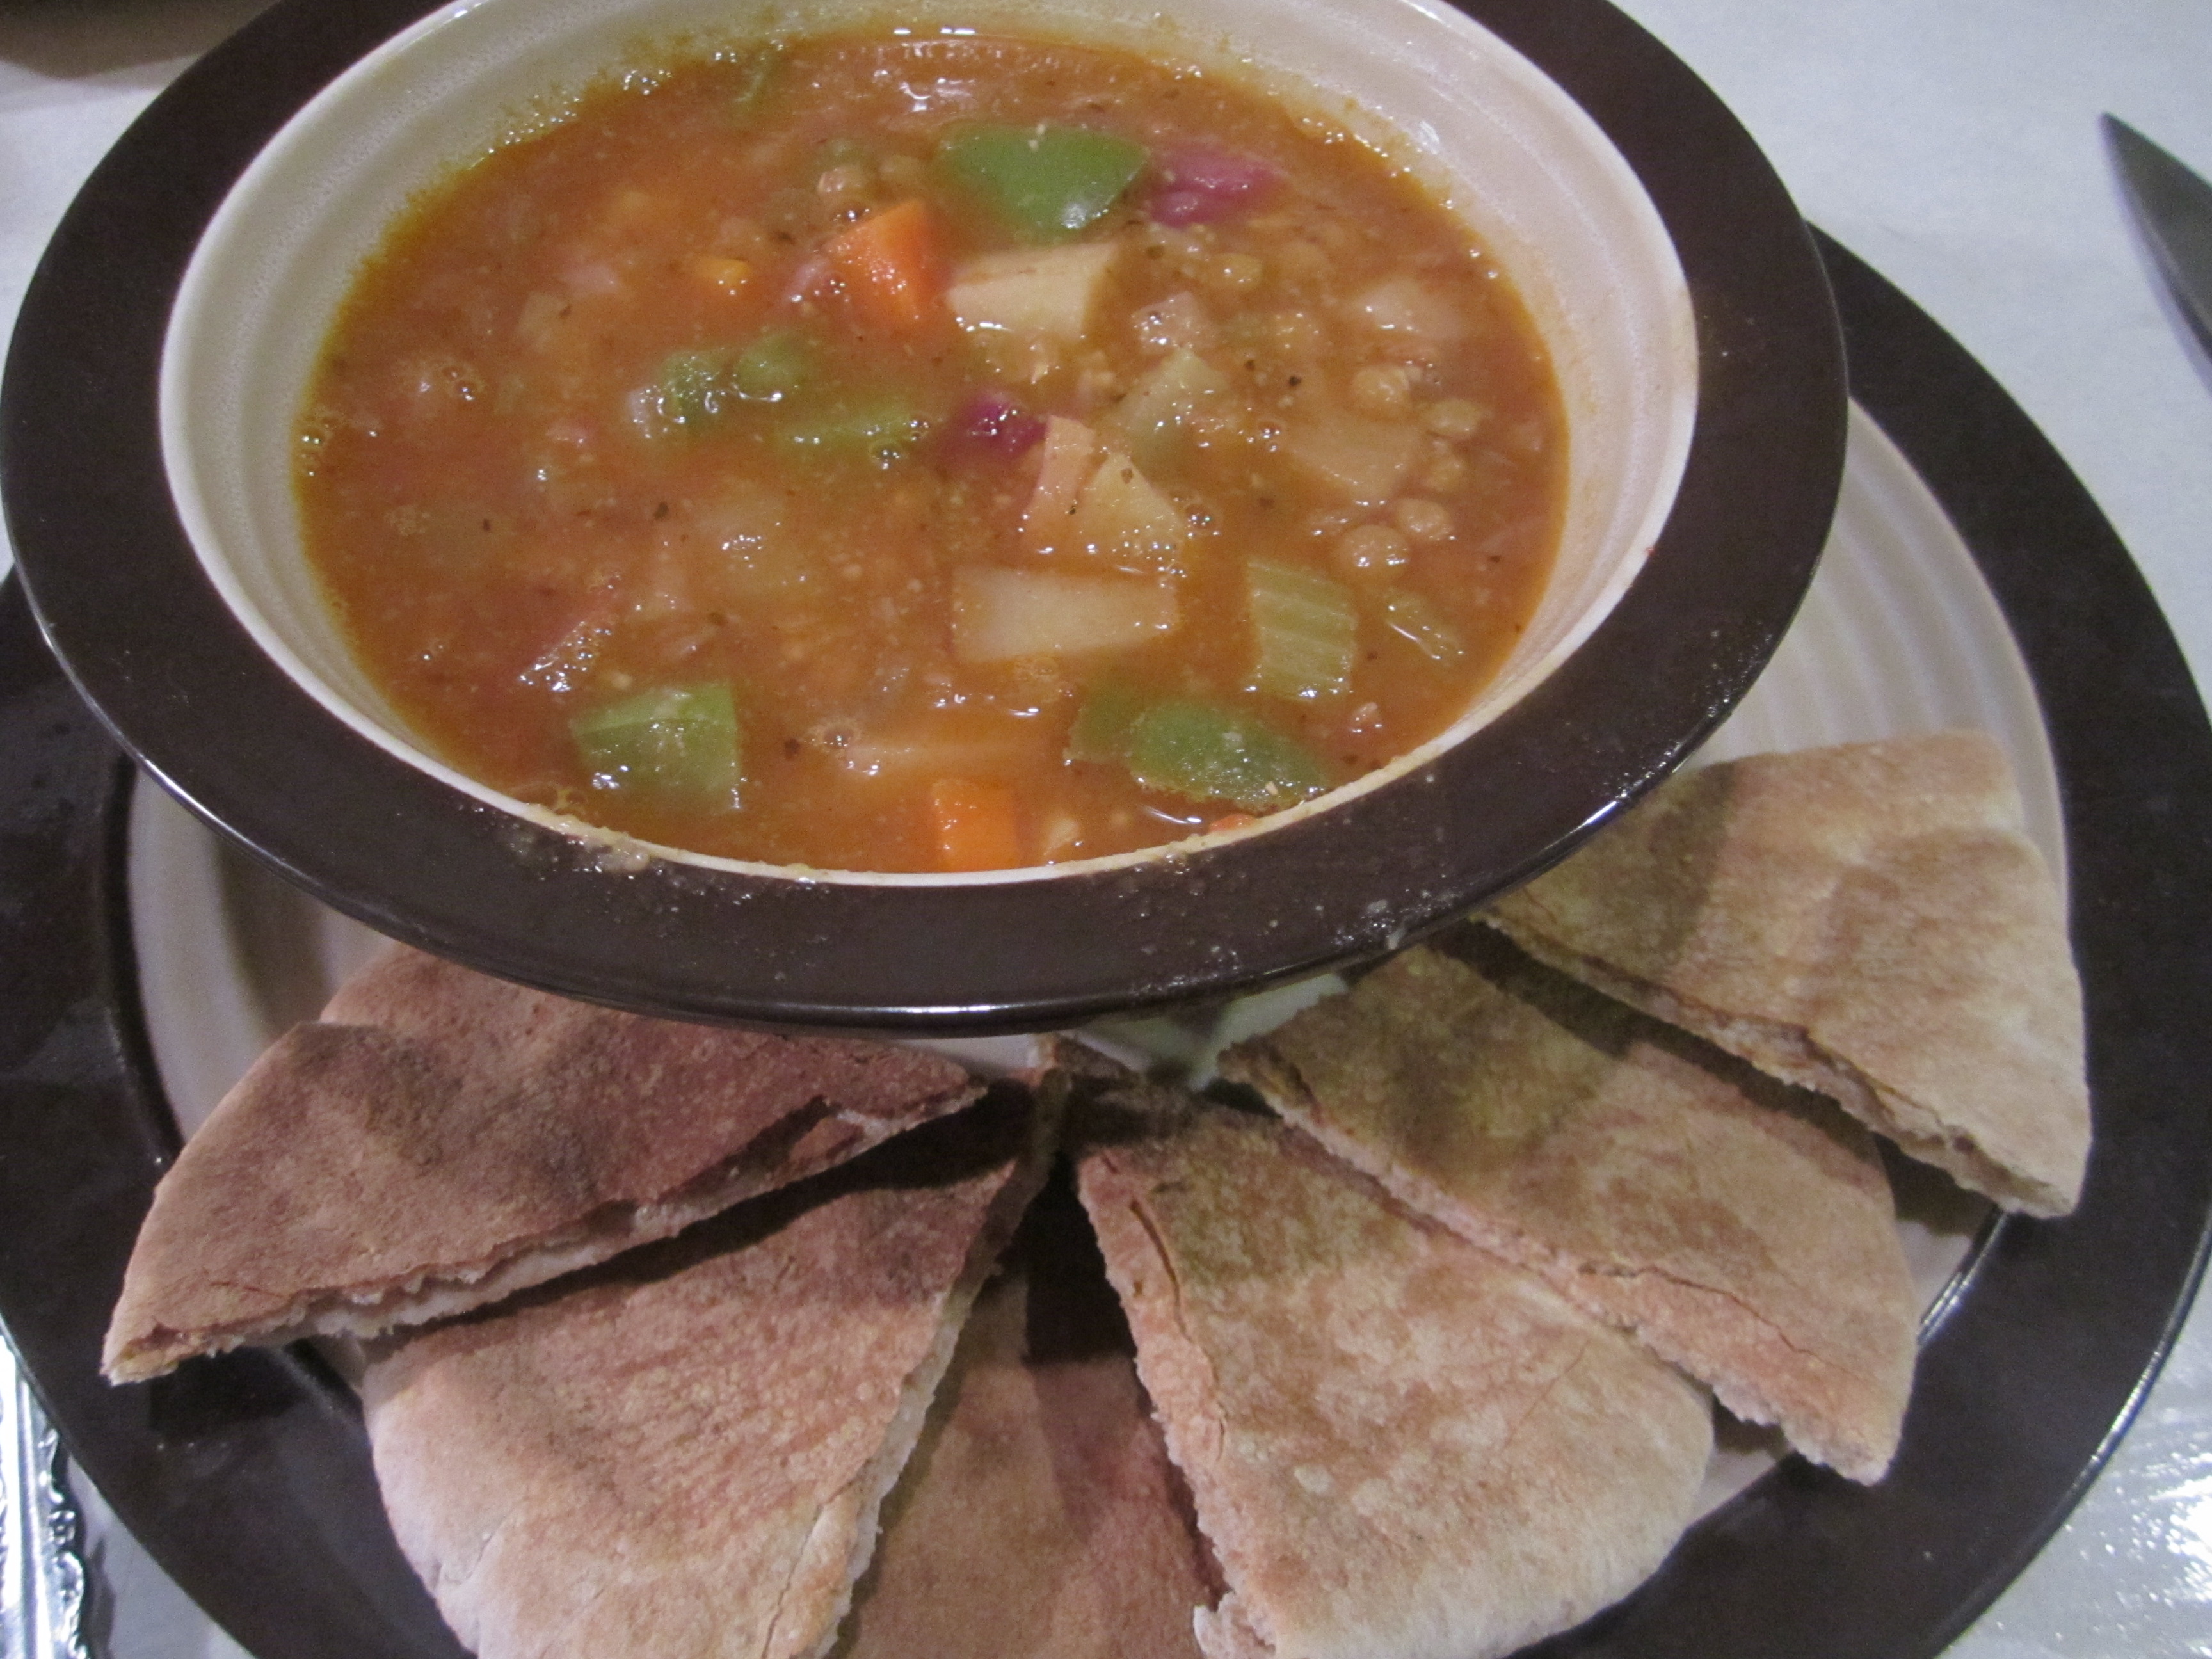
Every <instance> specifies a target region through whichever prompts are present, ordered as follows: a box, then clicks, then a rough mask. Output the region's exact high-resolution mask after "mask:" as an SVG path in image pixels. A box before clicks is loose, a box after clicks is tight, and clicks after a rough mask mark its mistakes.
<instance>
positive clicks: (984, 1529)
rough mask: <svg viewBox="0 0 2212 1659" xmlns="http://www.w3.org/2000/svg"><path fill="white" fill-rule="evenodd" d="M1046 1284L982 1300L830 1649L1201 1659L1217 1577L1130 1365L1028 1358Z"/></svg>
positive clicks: (1007, 1282) (1001, 1286)
mask: <svg viewBox="0 0 2212 1659" xmlns="http://www.w3.org/2000/svg"><path fill="white" fill-rule="evenodd" d="M1075 1225H1077V1226H1079V1227H1080V1226H1083V1225H1085V1224H1084V1223H1083V1222H1082V1220H1081V1219H1080V1218H1076V1219H1075ZM1016 1248H1017V1249H1018V1248H1019V1247H1018V1246H1017V1247H1016ZM1051 1289H1052V1286H1050V1285H1042V1284H1040V1283H1038V1282H1037V1280H1036V1277H1035V1275H1034V1273H1032V1275H1031V1276H1030V1277H1028V1278H1024V1277H1019V1276H1017V1277H1012V1278H1005V1277H1002V1278H1001V1279H998V1280H996V1281H994V1283H993V1284H992V1285H990V1286H988V1287H987V1288H986V1290H985V1291H984V1292H983V1295H982V1297H981V1298H980V1299H979V1300H978V1302H977V1304H976V1305H975V1311H974V1312H973V1313H972V1314H971V1315H970V1316H969V1320H968V1324H967V1327H966V1328H965V1329H964V1330H963V1331H962V1333H961V1336H960V1346H959V1349H958V1352H957V1354H956V1356H955V1358H954V1360H953V1365H952V1370H951V1372H949V1373H948V1374H947V1376H946V1377H945V1382H944V1383H943V1384H942V1385H941V1386H940V1387H939V1390H938V1401H937V1404H936V1406H935V1407H933V1408H932V1412H931V1418H932V1423H931V1426H930V1428H929V1430H928V1431H927V1432H926V1433H925V1435H924V1437H923V1441H922V1443H921V1447H920V1448H919V1449H917V1450H916V1452H915V1456H914V1460H913V1462H912V1463H911V1464H910V1465H909V1466H908V1472H907V1474H906V1476H905V1478H904V1479H903V1480H902V1481H901V1483H900V1486H899V1489H898V1491H897V1492H896V1493H894V1494H893V1496H892V1498H891V1501H890V1504H889V1505H887V1507H886V1513H885V1520H884V1535H883V1541H882V1543H881V1544H880V1545H879V1547H878V1550H877V1553H876V1559H875V1563H874V1565H872V1567H871V1568H870V1570H869V1577H868V1579H867V1581H866V1583H864V1584H863V1585H862V1587H861V1592H860V1598H859V1599H858V1601H856V1602H855V1604H854V1609H853V1613H852V1616H851V1617H850V1618H849V1619H848V1620H847V1621H846V1632H845V1635H844V1637H843V1638H842V1639H841V1641H840V1642H839V1644H838V1645H837V1648H836V1659H922V1656H926V1659H969V1656H972V1659H1122V1656H1125V1655H1131V1654H1136V1655H1142V1656H1144V1659H1199V1649H1198V1644H1197V1642H1196V1640H1195V1638H1194V1637H1193V1635H1192V1633H1191V1614H1192V1613H1193V1611H1194V1609H1196V1608H1198V1607H1203V1606H1205V1605H1206V1603H1207V1602H1208V1601H1211V1600H1212V1596H1213V1589H1212V1585H1211V1583H1209V1581H1208V1579H1207V1577H1206V1571H1205V1565H1204V1562H1203V1559H1202V1558H1201V1556H1200V1551H1199V1545H1198V1541H1197V1539H1196V1536H1195V1535H1194V1534H1193V1532H1192V1530H1191V1526H1190V1522H1189V1520H1188V1516H1186V1515H1185V1513H1184V1512H1183V1509H1182V1505H1181V1504H1180V1502H1179V1499H1178V1495H1177V1491H1176V1477H1175V1474H1174V1470H1173V1468H1172V1467H1171V1466H1170V1463H1169V1462H1168V1455H1167V1448H1166V1446H1165V1445H1164V1443H1163V1442H1162V1441H1161V1438H1160V1431H1159V1426H1158V1425H1157V1424H1155V1423H1154V1422H1153V1421H1152V1418H1151V1416H1150V1415H1149V1413H1147V1412H1146V1408H1145V1398H1144V1391H1143V1389H1141V1388H1139V1385H1138V1383H1137V1371H1136V1366H1135V1364H1134V1363H1133V1361H1132V1360H1131V1359H1130V1358H1129V1357H1128V1355H1127V1354H1126V1353H1103V1354H1094V1355H1088V1356H1085V1357H1082V1358H1065V1359H1054V1360H1049V1361H1038V1360H1033V1359H1030V1358H1026V1357H1025V1349H1026V1343H1025V1340H1024V1339H1025V1326H1026V1323H1027V1319H1028V1315H1029V1309H1030V1298H1031V1297H1038V1296H1042V1295H1044V1294H1047V1293H1048V1291H1050V1290H1051ZM1101 1289H1102V1291H1103V1286H1102V1287H1101ZM983 1608H987V1609H988V1610H989V1612H988V1614H987V1616H983V1615H981V1614H979V1609H983Z"/></svg>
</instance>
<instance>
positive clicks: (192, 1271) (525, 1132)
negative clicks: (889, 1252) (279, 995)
mask: <svg viewBox="0 0 2212 1659" xmlns="http://www.w3.org/2000/svg"><path fill="white" fill-rule="evenodd" d="M980 1092H981V1089H980V1085H977V1084H976V1083H975V1081H974V1080H973V1079H970V1078H969V1076H968V1074H967V1073H965V1072H963V1071H962V1070H961V1069H960V1068H959V1067H958V1066H954V1065H953V1064H951V1062H950V1061H948V1060H943V1059H941V1058H939V1057H938V1056H935V1055H933V1054H924V1053H921V1052H920V1051H917V1050H915V1049H911V1048H892V1047H886V1046H884V1045H880V1044H873V1043H865V1042H847V1041H841V1040H836V1039H831V1038H824V1037H787V1036H769V1035H766V1034H764V1033H762V1032H758V1031H741V1030H730V1029H728V1028H724V1027H715V1026H708V1025H696V1024H689V1023H687V1022H683V1021H677V1020H662V1019H647V1018H641V1016H638V1015H635V1014H626V1013H619V1012H615V1011H614V1010H611V1009H607V1008H599V1007H594V1006H591V1005H588V1004H585V1003H580V1002H572V1001H569V1000H566V999H563V998H560V997H555V996H550V995H548V994H544V993H543V992H539V991H532V990H529V989H526V988H525V987H521V986H519V985H512V984H509V983H507V981H503V980H496V979H491V978H489V977H487V976H485V975H481V974H476V973H471V972H470V971H469V970H468V969H463V968H459V967H456V966H454V965H453V963H448V962H443V961H441V960H440V959H438V958H437V957H430V956H426V955H424V954H422V952H420V951H411V950H408V949H406V948H404V947H402V946H398V945H395V946H393V947H392V948H391V949H390V950H389V951H387V952H386V953H385V954H384V955H382V956H380V957H378V958H377V959H376V960H374V962H373V963H370V965H369V966H368V968H366V969H363V970H362V973H361V974H360V975H357V976H356V978H355V979H354V980H353V981H350V982H349V984H347V985H346V986H345V987H343V989H342V990H341V991H340V992H339V993H338V994H337V996H336V997H335V998H334V999H333V1000H331V1003H330V1005H329V1006H328V1007H327V1008H326V1009H325V1012H324V1018H322V1019H321V1020H319V1021H318V1022H316V1023H314V1024H307V1025H301V1026H295V1028H293V1030H290V1031H288V1032H287V1033H285V1035H284V1036H282V1037H280V1038H279V1039H278V1040H277V1041H276V1043H275V1044H274V1045H273V1046H272V1047H270V1048H269V1050H268V1051H267V1052H266V1053H264V1054H263V1055H262V1056H261V1058H260V1060H258V1061H257V1062H256V1063H255V1064H254V1066H252V1068H251V1069H250V1070H249V1071H248V1072H247V1073H246V1076H245V1078H244V1079H241V1080H240V1083H239V1084H238V1085H237V1087H236V1088H234V1089H233V1090H232V1091H231V1092H230V1094H229V1095H228V1096H227V1097H225V1098H224V1099H223V1101H222V1103H221V1104H220V1105H218V1106H217V1107H216V1109H215V1111H214V1113H213V1114H212V1115H210V1117H209V1119H208V1121H206V1123H204V1125H202V1126H201V1128H200V1130H199V1133H197V1134H195V1135H194V1136H193V1137H192V1139H191V1140H190V1141H189V1142H188V1143H187V1144H186V1145H185V1149H184V1151H183V1152H181V1153H180V1154H179V1157H178V1158H177V1161H176V1163H175V1164H173V1165H172V1166H171V1167H170V1169H169V1170H168V1172H167V1174H166V1175H165V1176H163V1177H162V1179H161V1183H160V1185H159V1186H158V1187H157V1188H156V1189H155V1194H154V1203H153V1207H152V1209H151V1211H150V1212H149V1214H148V1216H147V1218H146V1220H145V1223H144V1225H143V1227H142V1228H141V1230H140V1231H139V1235H138V1241H137V1246H136V1248H135V1249H134V1250H133V1252H132V1255H131V1263H130V1267H129V1268H128V1270H127V1272H126V1273H125V1279H124V1285H123V1292H122V1296H121V1297H120V1299H119V1300H118V1304H117V1305H116V1310H115V1314H114V1316H113V1320H112V1323H111V1324H110V1326H109V1328H108V1334H107V1343H106V1354H105V1356H104V1368H105V1369H106V1372H107V1375H108V1376H110V1377H112V1378H113V1379H114V1380H116V1381H118V1382H126V1381H132V1380H136V1379H138V1378H142V1377H148V1376H157V1375H159V1374H160V1373H161V1372H162V1371H165V1370H169V1369H170V1368H171V1367H173V1366H174V1365H175V1364H178V1363H179V1361H180V1360H182V1359H184V1358H186V1357H188V1356H189V1355H191V1354H194V1353H204V1352H216V1351H219V1350H221V1349H223V1348H228V1347H233V1346H237V1345H238V1344H240V1343H241V1342H264V1343H279V1342H286V1341H289V1340H293V1339H295V1338H297V1337H301V1336H306V1335H309V1334H351V1335H357V1336H368V1335H373V1334H375V1333H377V1332H380V1331H382V1330H386V1329H389V1328H392V1327H393V1326H396V1325H399V1324H404V1323H414V1322H422V1321H423V1320H427V1319H433V1318H437V1317H441V1316H445V1315H449V1314H453V1313H456V1312H459V1311H461V1310H465V1309H467V1308H471V1307H477V1306H482V1305H483V1304H486V1303H489V1302H492V1301H495V1300H497V1299H498V1298H499V1297H503V1296H506V1295H509V1294H511V1293H512V1292H513V1291H516V1290H519V1289H521V1288H523V1287H524V1286H526V1285H534V1284H539V1283H542V1282H544V1280H546V1279H550V1278H553V1277H554V1276H556V1274H559V1273H568V1272H571V1271H573V1270H574V1269H575V1268H577V1267H583V1266H586V1265H587V1264H589V1263H591V1262H594V1261H605V1259H607V1258H608V1257H609V1256H611V1255H615V1254H617V1252H618V1251H621V1250H623V1249H628V1248H629V1247H630V1246H631V1245H633V1244H636V1243H643V1242H646V1241H648V1240H652V1239H656V1238H665V1237H669V1236H671V1234H674V1233H675V1232H677V1231H679V1230H680V1229H682V1228H683V1227H684V1226H686V1225H689V1224H690V1223H691V1222H692V1221H695V1220H696V1219H698V1218H700V1217H702V1216H705V1215H710V1214H712V1213H714V1212H715V1211H716V1210H719V1209H720V1208H722V1207H724V1206H726V1205H728V1204H731V1203H733V1202H735V1201H736V1200H739V1199H743V1198H747V1197H750V1196H752V1195H755V1194H759V1193H763V1192H767V1191H769V1190H771V1189H773V1188H776V1187H779V1186H781V1185H783V1184H785V1183H787V1182H791V1181H794V1180H798V1179H800V1178H802V1177H804V1176H809V1175H811V1174H814V1173H816V1172H817V1171H819V1170H824V1169H827V1168H829V1167H830V1166H831V1165H833V1164H837V1163H840V1162H842V1160H844V1159H846V1158H851V1157H853V1156H854V1154H856V1153H858V1152H863V1151H865V1150H866V1149H867V1148H868V1147H870V1146H874V1145H876V1144H877V1143H878V1142H879V1141H882V1140H883V1139H885V1138H886V1137H888V1136H890V1135H892V1134H895V1133H897V1132H899V1131H900V1130H902V1129H906V1128H908V1127H911V1126H913V1125H915V1124H916V1123H920V1122H923V1121H927V1120H928V1119H930V1118H933V1117H937V1116H939V1115H943V1114H945V1113H946V1112H949V1111H951V1110H953V1109H957V1108H958V1107H961V1106H964V1105H966V1104H967V1103H969V1101H971V1100H973V1099H975V1097H976V1095H977V1094H978V1093H980Z"/></svg>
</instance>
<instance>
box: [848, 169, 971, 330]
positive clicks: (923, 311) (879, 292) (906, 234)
mask: <svg viewBox="0 0 2212 1659" xmlns="http://www.w3.org/2000/svg"><path fill="white" fill-rule="evenodd" d="M823 252H825V253H827V254H828V255H829V264H830V267H831V269H833V270H836V273H837V275H838V276H839V277H840V278H841V279H842V281H843V283H844V284H845V291H846V293H847V295H848V296H849V297H850V299H851V301H852V302H853V305H854V308H855V309H857V310H858V311H859V312H860V314H861V315H862V316H863V317H865V318H866V319H867V320H868V321H870V322H872V323H873V324H875V325H877V326H878V327H880V328H886V329H891V330H894V331H899V332H902V333H903V332H909V331H913V330H915V329H918V328H920V327H921V326H922V325H923V324H925V323H927V322H928V321H929V320H930V319H932V318H933V317H935V316H937V315H938V314H939V313H940V312H941V311H942V309H943V307H944V301H945V262H944V258H943V256H942V254H941V252H940V251H939V238H938V229H937V220H936V216H934V215H933V214H932V213H931V212H930V210H929V204H927V203H926V202H924V201H923V200H921V197H914V198H913V199H912V200H909V201H904V202H901V203H900V204H898V205H897V206H896V207H888V208H885V209H884V210H883V211H882V212H880V213H872V214H870V215H869V216H867V217H866V218H865V219H863V220H861V221H860V223H858V224H856V225H854V226H853V227H852V228H850V229H848V230H844V231H841V232H839V233H838V234H837V235H836V236H834V237H832V238H831V239H830V240H829V244H828V245H827V246H825V247H824V249H823Z"/></svg>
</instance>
